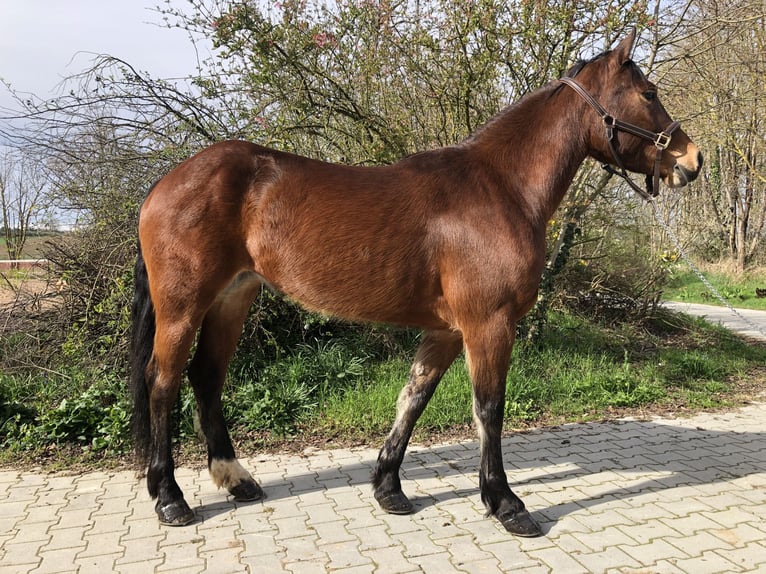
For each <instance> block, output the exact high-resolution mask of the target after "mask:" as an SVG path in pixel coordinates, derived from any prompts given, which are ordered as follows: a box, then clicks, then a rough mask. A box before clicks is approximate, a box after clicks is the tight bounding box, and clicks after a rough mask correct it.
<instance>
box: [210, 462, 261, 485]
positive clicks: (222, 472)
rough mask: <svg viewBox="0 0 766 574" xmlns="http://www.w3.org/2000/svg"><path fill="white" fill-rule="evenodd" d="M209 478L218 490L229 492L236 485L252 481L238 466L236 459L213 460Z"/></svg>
mask: <svg viewBox="0 0 766 574" xmlns="http://www.w3.org/2000/svg"><path fill="white" fill-rule="evenodd" d="M210 476H211V478H212V479H213V483H214V484H215V485H216V486H217V487H218V488H221V487H223V488H225V489H226V490H230V489H232V488H234V487H235V486H237V485H238V484H240V483H242V482H244V481H247V480H253V477H252V475H251V474H250V473H249V472H248V471H246V470H245V469H244V467H243V466H242V465H241V464H239V461H238V460H237V459H236V458H232V459H222V458H214V459H213V460H212V462H211V463H210Z"/></svg>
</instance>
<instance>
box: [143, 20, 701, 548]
mask: <svg viewBox="0 0 766 574" xmlns="http://www.w3.org/2000/svg"><path fill="white" fill-rule="evenodd" d="M634 40H635V31H634V32H633V33H631V34H630V35H629V36H628V37H626V38H625V39H624V40H622V41H621V42H620V43H619V44H618V45H617V46H616V47H615V48H614V49H613V50H611V51H607V52H604V53H603V54H600V55H598V56H596V57H594V58H592V59H591V60H589V61H587V62H579V63H578V64H576V65H575V66H573V67H572V68H571V69H570V70H569V71H568V72H567V74H566V77H565V78H564V79H562V80H561V81H554V82H551V83H549V84H547V85H545V86H543V87H542V88H540V89H538V90H536V91H533V92H531V93H529V94H527V95H526V96H525V97H523V98H522V99H521V100H520V101H518V102H517V103H515V104H514V105H511V106H510V107H508V108H506V109H505V110H504V111H501V112H500V113H499V114H498V115H497V116H495V117H494V118H493V119H492V120H490V121H489V122H488V123H487V124H486V125H484V126H483V127H482V128H480V129H479V130H478V131H477V132H476V133H474V134H473V135H471V136H470V137H468V138H467V139H466V140H465V141H463V142H462V143H459V144H457V145H454V146H449V147H444V148H441V149H435V150H432V151H426V152H423V153H419V154H415V155H412V156H410V157H406V158H405V159H402V160H401V161H399V162H398V163H395V164H393V165H388V166H380V167H359V166H343V165H334V164H330V163H325V162H322V161H317V160H313V159H308V158H305V157H301V156H298V155H294V154H290V153H285V152H281V151H276V150H272V149H267V148H264V147H261V146H258V145H255V144H253V143H248V142H244V141H227V142H222V143H217V144H214V145H212V146H210V147H208V148H207V149H205V150H203V151H201V152H200V153H198V154H197V155H195V156H193V157H191V158H190V159H188V160H186V161H184V162H183V163H181V164H180V165H178V166H177V167H176V168H174V169H173V170H172V171H171V172H170V173H168V174H167V175H166V176H165V177H163V178H162V179H161V180H159V181H158V182H157V183H156V184H155V185H154V186H153V188H152V189H151V191H150V193H149V195H148V196H147V198H146V200H145V202H144V204H143V206H142V208H141V212H140V217H139V225H138V235H139V254H138V258H137V261H136V269H135V271H136V273H135V298H134V303H133V309H132V322H133V334H132V346H131V353H132V356H131V363H132V373H131V386H132V392H133V400H134V413H133V434H134V441H135V447H136V451H137V453H138V455H139V458H140V460H141V461H142V463H143V464H144V468H146V465H148V470H147V474H146V478H147V484H148V489H149V493H150V495H151V496H152V497H153V498H156V499H157V503H156V512H157V515H158V517H159V520H160V522H161V523H163V524H167V525H184V524H187V523H189V522H191V521H192V520H193V519H194V513H193V511H192V510H191V509H190V507H189V506H188V504H187V503H186V501H185V500H184V496H183V493H182V491H181V489H180V488H179V486H178V483H177V482H176V480H175V478H174V463H173V457H172V451H171V410H172V408H173V405H174V403H175V401H176V398H177V396H178V393H179V386H180V384H181V378H182V374H183V371H184V369H185V367H186V363H187V360H188V357H189V355H190V353H191V349H192V347H193V344H194V342H195V337H196V336H197V332H198V331H199V336H198V338H197V346H196V351H195V353H194V356H193V357H192V359H191V361H190V363H189V366H188V378H189V381H190V383H191V385H192V388H193V390H194V393H195V398H196V401H197V406H198V410H199V414H200V420H201V427H202V429H203V432H204V435H205V438H206V443H207V449H208V468H209V471H210V474H211V477H212V479H213V481H214V482H215V484H216V485H217V486H218V487H219V488H220V487H224V488H226V489H227V490H228V491H229V493H231V494H232V495H233V496H234V498H235V499H240V500H257V499H259V498H261V497H262V496H263V491H262V490H261V487H260V486H259V485H258V483H257V482H256V481H255V480H254V479H253V477H252V476H251V475H250V473H249V472H248V471H247V470H245V469H244V468H243V467H242V465H241V464H240V463H239V462H238V461H237V458H236V457H235V453H234V449H233V447H232V443H231V440H230V437H229V433H228V430H227V427H226V422H225V421H224V416H223V412H222V409H221V389H222V386H223V383H224V378H225V375H226V369H227V365H228V363H229V361H230V359H231V357H232V354H233V353H234V350H235V347H236V345H237V340H238V338H239V336H240V333H241V330H242V325H243V321H244V320H245V317H246V315H247V313H248V309H249V307H250V305H251V303H252V301H253V299H254V298H255V297H256V295H257V293H258V291H259V289H260V288H261V287H262V286H264V285H265V286H267V287H268V288H271V289H273V290H275V291H277V292H280V293H282V294H284V295H285V296H287V297H289V298H291V299H292V300H295V301H297V302H299V303H301V304H302V305H304V306H305V307H306V308H308V309H311V310H314V311H318V312H320V313H323V314H327V315H332V316H336V317H340V318H344V319H348V320H351V321H362V322H364V321H369V322H378V323H388V324H393V325H401V326H410V327H419V328H421V329H423V330H424V334H423V337H422V340H421V342H420V345H419V347H418V349H417V352H416V355H415V360H414V363H413V365H412V369H411V372H410V376H409V382H408V383H407V384H406V385H405V386H404V388H403V390H402V391H401V394H400V396H399V399H398V402H397V414H396V420H395V422H394V424H393V427H392V429H391V432H390V434H389V435H388V437H387V438H386V440H385V442H384V444H383V447H382V449H381V450H380V454H379V456H378V459H377V463H376V466H375V469H374V471H373V476H372V483H373V488H374V496H375V499H376V500H377V501H378V503H379V505H380V507H381V508H382V509H383V510H384V511H386V512H389V513H393V514H407V513H410V512H412V510H413V506H412V504H411V503H410V501H409V500H408V498H407V496H406V495H405V494H404V493H403V492H402V486H401V482H400V478H399V469H400V465H401V463H402V460H403V458H404V453H405V449H406V447H407V444H408V442H409V439H410V435H411V433H412V430H413V427H414V425H415V422H416V421H417V419H418V417H419V416H420V414H421V413H422V412H423V409H424V408H425V407H426V404H427V403H428V401H429V399H430V398H431V396H432V395H433V393H434V390H435V389H436V386H437V384H438V383H439V380H440V378H441V377H442V375H443V374H444V372H445V371H446V370H447V368H448V367H449V366H450V364H451V363H452V362H453V360H454V359H455V358H456V357H457V356H458V354H459V353H460V352H461V351H463V350H464V351H465V354H466V358H467V365H468V370H469V374H470V378H471V384H472V389H473V414H474V419H475V423H476V426H477V429H478V434H479V438H480V452H481V463H480V469H479V485H480V492H481V499H482V501H483V503H484V504H485V506H486V508H487V511H488V512H487V514H488V515H490V514H491V515H493V516H495V517H496V518H497V519H498V520H499V521H500V522H501V523H502V525H503V526H504V527H505V528H506V529H507V530H508V531H509V532H511V533H513V534H516V535H520V536H537V535H539V534H541V530H540V527H539V526H538V524H537V523H536V521H535V520H534V519H533V518H532V516H531V515H530V513H529V512H528V511H527V510H526V508H525V506H524V503H523V502H522V501H521V500H520V499H519V498H518V497H517V496H516V495H515V494H514V493H513V492H512V491H511V489H510V487H509V485H508V479H507V477H506V473H505V470H504V468H503V458H502V453H501V448H500V438H501V431H502V425H503V408H504V404H505V387H506V376H507V372H508V368H509V361H510V357H511V348H512V346H513V343H514V336H515V327H516V323H517V321H518V320H519V319H520V318H521V317H522V316H523V315H524V314H525V313H526V312H527V311H528V310H529V309H530V308H531V307H532V305H533V304H534V302H535V300H536V296H537V290H538V283H539V280H540V277H541V273H542V271H543V266H544V259H545V230H546V224H547V222H548V221H549V219H550V218H551V216H552V215H553V213H554V210H555V209H556V207H557V206H558V205H559V203H560V202H561V200H562V198H563V196H564V194H565V192H566V191H567V188H568V186H569V185H570V183H571V182H572V180H573V178H574V175H575V172H576V171H577V169H578V167H579V165H580V164H581V163H582V162H583V161H584V160H585V158H586V157H587V156H591V157H593V158H595V159H596V160H599V161H601V162H604V163H606V164H612V165H615V166H618V167H619V168H620V169H622V170H623V173H624V170H626V169H627V170H630V171H632V172H636V173H642V174H646V175H647V180H648V183H647V189H648V192H650V193H651V194H652V195H655V194H656V193H657V191H658V182H659V179H660V178H661V179H662V180H663V181H664V182H665V183H666V184H667V185H668V186H669V187H682V186H684V185H686V184H687V183H689V182H690V181H692V180H694V179H695V177H697V175H698V173H699V171H700V168H701V163H702V155H701V153H700V151H699V149H698V148H697V146H696V145H695V144H694V143H693V142H692V141H691V140H690V139H689V137H688V136H687V135H686V134H685V133H684V132H683V131H682V130H680V129H678V124H677V123H676V122H672V120H671V118H670V116H669V115H668V113H667V112H666V111H665V109H664V107H663V106H662V104H661V103H660V101H659V99H658V98H657V89H656V87H655V86H654V85H653V84H652V83H650V82H649V80H648V79H647V78H646V76H645V75H644V74H643V73H642V72H641V71H640V70H639V68H638V67H637V66H636V64H635V63H634V62H633V61H632V60H631V52H632V47H633V43H634ZM588 98H590V99H588ZM606 110H611V111H612V113H613V114H614V115H610V114H609V113H607V112H606ZM618 116H619V118H618ZM605 128H606V129H605ZM663 129H665V131H663ZM671 132H674V133H672V135H671ZM647 134H648V135H647ZM652 174H654V176H655V181H654V185H652V181H651V175H652ZM634 187H636V188H637V186H635V184H634Z"/></svg>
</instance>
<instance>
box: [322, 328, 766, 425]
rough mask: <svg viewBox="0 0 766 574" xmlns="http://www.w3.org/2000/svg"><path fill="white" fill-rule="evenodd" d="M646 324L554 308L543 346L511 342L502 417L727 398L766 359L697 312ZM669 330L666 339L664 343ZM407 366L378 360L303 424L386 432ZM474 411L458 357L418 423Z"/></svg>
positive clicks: (725, 401)
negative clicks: (616, 322)
mask: <svg viewBox="0 0 766 574" xmlns="http://www.w3.org/2000/svg"><path fill="white" fill-rule="evenodd" d="M653 329H654V330H655V331H656V333H657V334H654V335H653V334H651V333H649V332H647V331H646V330H645V329H637V328H634V327H629V326H624V327H620V328H617V329H613V330H612V329H609V330H607V329H604V328H602V327H599V326H597V325H594V324H592V323H589V322H587V321H584V320H581V319H577V318H574V317H571V316H559V317H558V318H557V319H556V321H555V322H554V324H553V326H552V327H551V328H549V329H548V332H547V334H546V337H545V341H544V342H543V344H541V345H539V346H537V347H527V348H525V347H524V346H523V345H518V346H517V349H516V350H515V352H514V359H513V362H512V364H511V369H510V372H509V374H508V379H507V386H506V404H505V415H506V422H507V425H508V426H509V427H516V426H522V425H526V424H530V423H541V422H542V423H545V422H548V421H556V422H561V421H578V420H588V419H594V418H602V417H605V416H610V415H613V414H614V413H619V412H625V411H627V410H630V409H640V408H659V409H664V408H669V407H673V408H714V407H721V406H726V405H730V404H731V403H732V400H734V399H733V396H734V395H733V394H732V393H733V390H734V389H735V387H736V383H737V382H739V381H741V379H742V378H743V377H749V375H748V373H749V372H751V370H752V369H753V368H754V367H755V368H757V367H758V366H760V365H762V364H763V361H764V360H766V349H764V348H761V347H754V346H752V345H748V344H746V343H743V342H742V341H740V340H739V339H737V338H736V337H734V336H733V335H731V334H730V333H728V332H727V331H725V330H723V329H721V328H718V327H709V326H707V325H705V324H704V323H702V322H699V321H696V320H694V319H689V320H687V319H683V318H680V317H678V316H676V315H672V314H668V315H663V317H662V318H661V319H659V320H658V322H657V325H654V326H653ZM668 336H672V338H673V345H669V344H667V343H666V340H667V337H668ZM408 369H409V365H408V361H407V360H405V359H403V358H402V359H395V360H389V361H385V362H382V363H379V364H377V365H375V366H374V367H373V368H372V369H371V370H370V372H369V379H368V381H374V382H367V381H365V382H362V383H360V384H358V385H357V386H356V387H354V388H350V389H346V390H344V391H343V392H339V393H337V394H335V395H331V396H330V397H329V398H328V400H327V401H325V402H324V404H323V405H322V407H321V412H320V413H319V414H317V415H316V416H315V417H314V419H313V421H312V424H311V425H309V426H314V427H319V428H325V429H327V430H331V431H333V432H337V433H339V434H349V433H350V434H351V435H359V436H364V435H368V434H375V435H379V434H383V433H385V432H386V431H387V430H388V428H389V427H390V426H391V423H392V422H393V419H394V417H395V412H396V398H397V396H398V393H399V391H400V390H401V388H402V385H403V384H404V382H405V381H406V379H407V374H408ZM760 376H762V375H760ZM756 378H757V377H756ZM757 384H759V385H761V386H763V384H764V381H763V380H762V379H759V380H758V383H757ZM471 413H472V409H471V387H470V382H469V379H468V375H467V373H466V368H465V362H464V360H463V359H462V358H461V359H458V360H457V361H456V362H455V364H454V365H453V366H452V368H451V369H450V370H449V371H448V372H447V374H446V375H445V377H444V379H443V381H442V382H441V384H440V385H439V387H438V389H437V391H436V393H435V395H434V397H433V399H432V400H431V403H430V404H429V405H428V407H427V408H426V410H425V412H424V413H423V416H422V417H421V419H420V421H419V422H418V429H420V433H421V435H424V434H425V435H427V434H428V433H431V432H434V431H436V432H439V431H443V430H446V429H449V428H450V427H454V426H460V425H465V424H468V423H470V422H471Z"/></svg>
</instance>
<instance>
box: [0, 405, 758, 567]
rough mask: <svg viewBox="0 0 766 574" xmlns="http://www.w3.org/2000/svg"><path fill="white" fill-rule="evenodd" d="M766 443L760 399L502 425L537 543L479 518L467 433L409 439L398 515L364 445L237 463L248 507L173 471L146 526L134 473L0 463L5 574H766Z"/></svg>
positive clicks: (145, 504)
mask: <svg viewBox="0 0 766 574" xmlns="http://www.w3.org/2000/svg"><path fill="white" fill-rule="evenodd" d="M765 445H766V403H763V402H760V403H754V404H751V405H748V406H746V407H745V408H742V409H740V410H737V411H735V412H728V413H718V414H700V415H697V416H694V417H692V418H687V419H662V418H653V419H650V420H645V421H642V420H635V419H626V420H620V421H617V422H606V423H588V424H573V425H565V426H562V427H558V428H554V429H541V430H536V431H531V432H526V433H518V434H514V435H510V436H508V437H507V438H505V439H504V440H503V452H504V456H505V461H506V469H507V471H508V475H509V480H510V481H511V486H512V487H513V488H514V490H515V491H516V492H517V493H518V494H519V495H521V496H522V498H523V499H524V500H525V502H526V504H527V506H528V508H529V509H530V510H532V511H533V514H534V516H535V517H536V518H537V520H538V521H539V522H540V523H541V524H542V526H543V528H544V531H545V535H544V536H543V537H541V538H535V539H519V538H514V537H512V536H510V535H508V534H507V533H506V532H505V531H504V530H503V529H502V527H501V526H499V524H497V523H496V521H494V520H491V519H486V518H484V517H483V506H482V504H481V501H480V499H479V493H478V475H477V468H478V462H479V460H478V445H477V443H476V442H475V441H465V442H459V443H456V444H441V445H436V446H431V447H417V446H415V447H413V448H411V449H410V450H409V451H408V456H407V458H406V460H405V463H404V466H403V479H404V480H403V485H404V489H405V492H407V493H408V494H409V495H410V496H411V498H412V500H413V502H414V504H415V506H416V512H415V513H414V514H412V515H409V516H392V515H388V514H385V513H383V512H381V510H380V509H379V508H378V507H377V504H376V503H375V501H374V499H373V496H372V491H371V488H370V485H369V475H370V471H371V469H372V465H373V463H374V461H375V458H376V456H377V451H376V449H374V448H350V449H349V448H343V449H336V450H321V451H320V450H315V449H310V450H307V451H305V452H304V453H303V454H302V455H288V454H282V455H268V456H267V455H263V456H258V457H255V458H250V459H245V460H243V461H242V462H243V464H244V465H245V466H246V467H247V468H249V469H250V470H252V471H254V472H255V474H256V476H257V477H258V479H259V481H260V482H261V483H262V484H263V486H264V489H265V491H266V494H267V498H266V500H264V501H260V502H256V503H249V504H244V503H236V502H234V501H232V500H231V499H230V497H228V496H227V495H226V493H224V492H222V491H218V490H216V488H215V486H214V485H213V484H212V482H211V481H210V479H209V477H208V476H207V471H206V470H204V469H190V468H180V469H178V470H177V477H178V480H179V483H180V484H181V487H182V488H183V489H184V490H185V493H186V496H187V500H188V501H189V503H190V504H191V505H192V507H194V508H195V510H196V512H197V515H198V520H197V522H196V523H194V524H192V525H190V526H187V527H183V528H169V527H162V526H160V525H159V524H158V523H157V520H156V518H155V515H154V510H153V506H154V505H153V503H152V502H151V501H150V499H149V497H148V495H147V493H146V489H145V485H144V482H143V481H142V480H139V479H138V478H137V477H136V476H135V473H134V472H130V471H120V472H91V473H84V474H78V475H64V474H44V473H36V472H24V471H17V470H0V572H2V573H4V574H5V573H26V572H34V573H68V572H78V573H90V572H93V573H98V574H104V573H106V572H120V573H126V574H127V573H133V572H135V573H145V572H177V573H183V574H192V573H195V572H209V573H217V572H221V573H230V572H293V573H301V574H302V573H314V572H318V573H324V572H335V573H343V574H352V573H354V574H356V573H366V572H376V573H381V574H383V573H408V572H434V573H436V574H448V573H451V572H468V573H481V572H524V573H530V574H536V573H544V572H554V573H566V574H576V573H579V572H585V573H591V572H605V573H622V574H628V573H631V574H648V573H662V574H665V573H668V574H675V573H688V574H704V573H714V572H722V573H723V572H725V573H731V572H766V448H764V446H765Z"/></svg>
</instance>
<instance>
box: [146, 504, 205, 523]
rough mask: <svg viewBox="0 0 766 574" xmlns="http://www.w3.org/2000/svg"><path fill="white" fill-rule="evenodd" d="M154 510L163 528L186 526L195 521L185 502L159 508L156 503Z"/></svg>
mask: <svg viewBox="0 0 766 574" xmlns="http://www.w3.org/2000/svg"><path fill="white" fill-rule="evenodd" d="M155 510H156V511H157V516H158V517H159V519H160V524H163V525H164V526H186V525H187V524H189V523H191V522H194V519H195V516H194V512H193V511H192V509H191V508H189V505H188V504H186V501H185V500H181V501H179V502H171V503H170V504H167V505H165V506H160V505H159V503H157V506H156V507H155Z"/></svg>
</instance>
